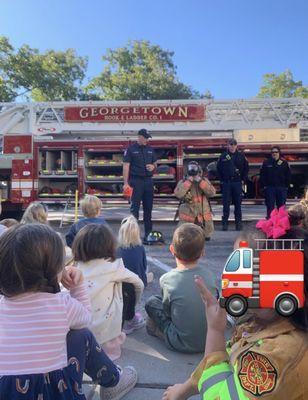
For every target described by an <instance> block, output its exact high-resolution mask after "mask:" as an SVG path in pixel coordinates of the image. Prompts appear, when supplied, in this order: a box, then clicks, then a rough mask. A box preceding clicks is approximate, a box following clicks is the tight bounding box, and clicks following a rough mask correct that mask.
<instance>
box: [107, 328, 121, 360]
mask: <svg viewBox="0 0 308 400" xmlns="http://www.w3.org/2000/svg"><path fill="white" fill-rule="evenodd" d="M125 339H126V334H125V333H124V332H121V333H120V335H119V336H117V337H116V338H114V339H111V340H108V342H105V343H103V344H102V345H101V347H102V349H103V350H104V352H105V353H106V355H107V356H108V357H109V358H110V360H112V361H115V360H117V359H118V358H120V357H121V353H122V344H123V343H124V342H125Z"/></svg>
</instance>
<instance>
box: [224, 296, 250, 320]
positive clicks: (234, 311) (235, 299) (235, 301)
mask: <svg viewBox="0 0 308 400" xmlns="http://www.w3.org/2000/svg"><path fill="white" fill-rule="evenodd" d="M247 308H248V303H247V300H246V299H245V297H243V296H240V295H234V296H231V297H229V298H228V300H227V302H226V310H227V313H228V314H230V315H232V316H233V317H241V316H242V315H244V314H245V312H246V311H247Z"/></svg>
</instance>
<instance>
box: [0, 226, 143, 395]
mask: <svg viewBox="0 0 308 400" xmlns="http://www.w3.org/2000/svg"><path fill="white" fill-rule="evenodd" d="M63 259H64V248H63V244H62V241H61V238H60V237H59V235H58V234H57V233H56V232H54V231H53V230H52V229H51V228H49V227H48V226H46V225H41V224H31V225H19V226H16V227H13V228H10V229H8V230H7V231H6V232H5V233H4V234H3V235H2V236H1V238H0V294H1V295H2V296H0V400H4V399H10V400H21V399H22V400H30V399H35V400H43V399H53V400H62V399H63V400H64V399H70V400H72V399H76V400H77V399H79V400H80V399H83V400H85V399H86V397H85V396H84V395H83V393H82V376H83V373H84V372H86V373H87V374H88V375H89V376H90V377H91V378H92V379H93V380H94V381H95V382H96V383H98V384H99V385H101V398H108V399H115V398H116V399H120V398H121V397H123V396H124V394H125V393H127V392H128V391H129V390H130V389H131V388H132V387H133V386H134V385H135V383H136V380H137V376H136V371H135V370H134V369H133V368H132V367H126V368H124V369H123V371H122V370H121V369H120V368H118V367H117V366H115V365H114V364H113V362H112V361H111V360H110V359H109V358H108V357H107V356H106V355H105V353H104V352H103V351H102V349H101V348H100V346H99V345H98V344H97V342H96V340H95V338H94V336H93V334H92V333H91V332H90V331H89V330H88V329H86V327H87V326H88V325H89V324H90V323H91V307H90V302H89V297H88V293H87V290H86V287H85V284H84V281H83V275H82V272H81V271H80V270H78V269H77V268H75V267H69V268H67V269H66V270H65V271H63ZM59 281H61V282H62V284H63V285H64V286H65V287H66V288H67V289H68V292H60V287H59Z"/></svg>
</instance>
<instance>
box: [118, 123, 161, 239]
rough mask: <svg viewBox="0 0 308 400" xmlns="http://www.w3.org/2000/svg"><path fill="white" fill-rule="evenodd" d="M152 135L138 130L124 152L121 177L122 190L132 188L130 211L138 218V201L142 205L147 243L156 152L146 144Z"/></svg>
mask: <svg viewBox="0 0 308 400" xmlns="http://www.w3.org/2000/svg"><path fill="white" fill-rule="evenodd" d="M150 138H152V136H151V135H150V134H149V133H148V131H147V130H146V129H140V130H139V131H138V140H137V142H136V143H134V144H132V145H130V146H129V147H128V149H127V150H126V151H125V153H124V159H123V177H124V188H123V189H124V191H125V190H126V189H127V188H128V187H129V186H130V187H131V188H132V189H133V194H132V198H131V207H130V212H131V213H132V214H133V216H134V217H135V218H136V219H137V220H138V219H139V209H140V203H141V201H142V206H143V223H144V239H143V243H144V244H148V242H147V237H148V235H149V233H150V232H151V231H152V208H153V194H154V188H153V179H152V176H153V173H154V170H155V168H156V160H157V158H156V154H155V151H154V149H153V148H152V147H151V146H149V145H148V141H149V139H150Z"/></svg>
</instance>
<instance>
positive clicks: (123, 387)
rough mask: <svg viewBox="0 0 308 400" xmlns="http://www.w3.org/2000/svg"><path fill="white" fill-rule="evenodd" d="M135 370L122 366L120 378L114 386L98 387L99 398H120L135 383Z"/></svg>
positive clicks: (102, 399) (108, 399) (105, 399)
mask: <svg viewBox="0 0 308 400" xmlns="http://www.w3.org/2000/svg"><path fill="white" fill-rule="evenodd" d="M137 379H138V376H137V371H136V370H135V368H134V367H130V366H128V367H124V368H123V369H120V380H119V382H118V384H117V385H116V386H113V387H109V388H105V387H103V386H101V388H100V398H101V400H120V399H122V397H124V396H125V395H126V393H128V392H129V391H130V390H131V389H132V388H133V387H134V386H135V385H136V383H137Z"/></svg>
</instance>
